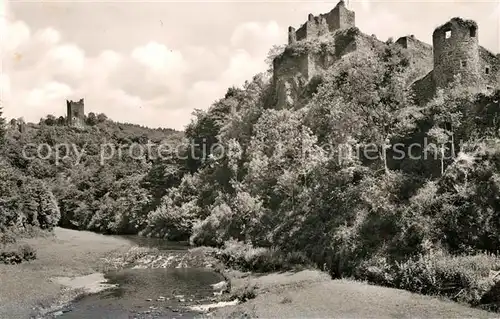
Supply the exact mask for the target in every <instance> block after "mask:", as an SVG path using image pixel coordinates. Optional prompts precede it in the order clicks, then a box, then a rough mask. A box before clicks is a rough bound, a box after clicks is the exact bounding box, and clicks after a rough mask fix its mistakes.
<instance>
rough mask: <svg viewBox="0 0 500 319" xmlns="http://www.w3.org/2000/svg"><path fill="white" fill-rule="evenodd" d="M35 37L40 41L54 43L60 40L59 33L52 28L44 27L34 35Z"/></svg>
mask: <svg viewBox="0 0 500 319" xmlns="http://www.w3.org/2000/svg"><path fill="white" fill-rule="evenodd" d="M34 37H35V39H36V40H38V41H40V42H42V43H47V44H51V45H54V44H56V43H58V42H59V41H60V40H61V34H60V33H59V32H58V31H57V30H56V29H54V28H46V29H43V30H40V31H38V32H37V33H36V34H35V35H34Z"/></svg>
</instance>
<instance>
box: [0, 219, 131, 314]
mask: <svg viewBox="0 0 500 319" xmlns="http://www.w3.org/2000/svg"><path fill="white" fill-rule="evenodd" d="M21 241H22V243H27V244H29V245H30V246H32V247H33V248H34V249H35V250H36V251H37V259H36V260H33V261H31V262H27V263H22V264H19V265H4V264H0V282H1V288H0V318H9V319H17V318H23V319H24V318H30V317H36V315H37V314H40V312H43V311H44V310H47V309H50V307H51V306H53V305H57V304H60V303H64V302H68V301H70V300H72V299H73V298H74V297H76V296H78V295H80V294H82V293H84V292H85V291H89V290H88V289H86V288H87V287H86V286H88V288H89V289H90V292H91V291H92V287H94V289H95V285H96V283H95V280H94V279H95V278H93V277H92V276H90V277H88V278H87V279H88V280H87V281H85V280H84V282H80V283H79V284H78V285H76V286H74V287H68V286H66V285H64V284H63V283H61V282H58V279H61V278H62V279H61V280H62V281H64V278H75V277H76V278H78V277H81V276H87V275H92V274H99V273H104V272H105V271H107V267H108V263H107V262H106V259H107V258H110V257H112V256H115V255H117V256H118V255H120V254H123V253H125V252H127V251H128V250H129V249H130V248H131V247H132V246H133V244H132V243H131V242H129V241H127V240H124V239H120V238H116V237H110V236H103V235H99V234H95V233H91V232H84V231H73V230H67V229H62V228H56V229H55V230H54V234H53V236H47V237H37V238H30V239H23V240H21ZM94 277H95V275H94ZM71 284H72V283H71V281H70V285H71ZM73 284H74V282H73Z"/></svg>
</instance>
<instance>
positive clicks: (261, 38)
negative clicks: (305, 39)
mask: <svg viewBox="0 0 500 319" xmlns="http://www.w3.org/2000/svg"><path fill="white" fill-rule="evenodd" d="M286 35H287V33H286V32H285V30H284V29H282V28H280V26H279V25H278V23H277V22H276V21H270V22H268V23H258V22H246V23H243V24H240V25H239V26H237V27H236V29H235V30H234V32H233V34H232V36H231V45H232V46H233V47H234V48H236V49H243V50H245V51H247V52H249V53H250V54H251V55H254V56H262V55H265V54H267V52H268V51H269V49H270V48H271V46H272V45H274V44H280V43H285V41H286ZM264 58H265V56H264Z"/></svg>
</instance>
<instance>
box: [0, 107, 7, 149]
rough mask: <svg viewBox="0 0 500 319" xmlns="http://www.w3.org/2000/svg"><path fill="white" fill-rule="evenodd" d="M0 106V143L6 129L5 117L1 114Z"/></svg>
mask: <svg viewBox="0 0 500 319" xmlns="http://www.w3.org/2000/svg"><path fill="white" fill-rule="evenodd" d="M2 114H3V112H2V107H1V106H0V143H2V142H3V139H4V137H5V130H6V127H5V126H6V122H5V118H4V117H3V116H2Z"/></svg>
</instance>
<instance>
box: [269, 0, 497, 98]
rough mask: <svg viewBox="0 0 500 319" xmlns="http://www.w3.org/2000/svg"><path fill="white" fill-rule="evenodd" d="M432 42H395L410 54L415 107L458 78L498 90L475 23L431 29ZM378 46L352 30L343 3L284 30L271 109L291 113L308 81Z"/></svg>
mask: <svg viewBox="0 0 500 319" xmlns="http://www.w3.org/2000/svg"><path fill="white" fill-rule="evenodd" d="M432 39H433V41H432V42H433V43H432V45H429V44H427V43H424V42H422V41H420V40H418V39H417V38H415V36H414V35H409V36H403V37H401V38H399V39H398V40H397V41H396V43H397V44H399V45H401V47H402V48H403V49H405V50H410V51H411V52H412V54H411V57H412V59H413V61H412V63H413V64H414V65H415V66H416V67H415V69H416V71H415V72H416V73H417V74H415V75H414V76H413V78H411V79H410V83H408V85H409V86H411V88H412V89H413V90H414V91H415V93H416V97H417V102H419V103H424V102H425V101H427V100H428V99H429V98H432V96H434V94H435V92H436V89H438V88H445V87H446V86H447V85H448V84H450V83H451V82H452V81H453V80H454V79H455V78H456V77H457V76H460V78H461V80H462V81H463V82H464V83H467V85H470V86H473V87H475V88H477V89H478V90H492V89H494V88H500V55H499V54H497V55H495V54H493V53H491V52H489V51H488V50H487V49H485V48H484V47H482V46H480V45H479V28H478V25H477V23H476V22H474V21H472V20H464V19H461V18H453V19H451V20H450V21H448V22H447V23H445V24H443V25H442V26H440V27H438V28H436V29H435V31H434V33H433V36H432ZM318 40H319V41H318ZM314 42H317V43H315V44H314V45H311V43H314ZM377 44H382V42H381V41H379V40H377V39H376V38H375V37H374V36H368V35H366V34H363V33H361V32H360V31H359V30H358V29H357V28H356V25H355V13H354V12H353V11H351V10H349V9H348V8H346V6H345V3H344V1H340V2H339V3H338V4H337V5H336V6H335V8H334V9H332V11H330V12H329V13H326V14H320V15H318V16H314V15H313V14H309V16H308V19H307V21H306V22H305V23H304V24H303V25H302V26H301V27H300V28H299V29H298V30H295V28H293V27H289V29H288V45H287V47H286V48H285V50H284V52H283V54H281V55H280V56H278V57H276V58H275V59H274V61H273V84H274V87H275V98H276V108H290V107H293V106H294V105H295V104H296V102H297V100H298V99H300V96H301V94H302V92H303V91H304V89H305V87H306V85H307V84H308V83H309V82H310V80H311V79H312V78H313V77H314V76H315V75H317V74H319V73H321V72H322V71H324V70H326V69H328V68H329V67H331V66H333V64H334V63H335V62H336V61H338V60H339V59H341V58H342V57H343V56H344V55H346V54H349V53H351V52H353V51H356V50H371V49H373V47H374V46H375V45H377ZM325 48H329V49H328V50H325Z"/></svg>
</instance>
